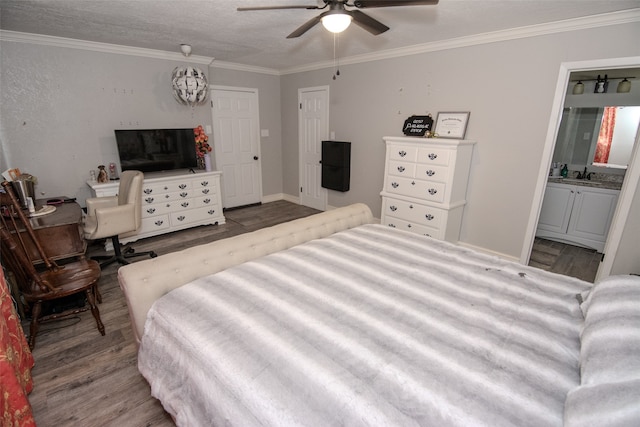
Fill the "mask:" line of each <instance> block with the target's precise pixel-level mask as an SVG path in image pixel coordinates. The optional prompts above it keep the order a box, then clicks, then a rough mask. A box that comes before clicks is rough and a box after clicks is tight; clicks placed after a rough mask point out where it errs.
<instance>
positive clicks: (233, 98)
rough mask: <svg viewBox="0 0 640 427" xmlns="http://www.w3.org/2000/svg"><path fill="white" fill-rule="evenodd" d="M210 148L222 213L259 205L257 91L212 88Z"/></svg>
mask: <svg viewBox="0 0 640 427" xmlns="http://www.w3.org/2000/svg"><path fill="white" fill-rule="evenodd" d="M211 114H212V117H213V147H214V153H215V161H216V168H217V170H220V171H222V180H221V185H222V205H223V207H224V208H225V209H228V208H233V207H238V206H246V205H251V204H256V203H260V202H261V201H262V173H261V163H260V121H259V118H258V90H257V89H247V88H234V87H225V86H214V87H213V88H212V90H211Z"/></svg>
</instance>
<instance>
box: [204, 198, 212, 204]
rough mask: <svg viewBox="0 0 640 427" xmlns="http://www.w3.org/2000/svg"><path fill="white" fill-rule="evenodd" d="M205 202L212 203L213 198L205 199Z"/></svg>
mask: <svg viewBox="0 0 640 427" xmlns="http://www.w3.org/2000/svg"><path fill="white" fill-rule="evenodd" d="M203 202H204V203H207V204H209V203H211V199H204V200H203Z"/></svg>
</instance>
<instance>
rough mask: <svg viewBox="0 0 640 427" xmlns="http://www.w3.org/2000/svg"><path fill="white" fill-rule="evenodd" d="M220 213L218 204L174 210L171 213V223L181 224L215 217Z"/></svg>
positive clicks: (174, 224) (173, 224)
mask: <svg viewBox="0 0 640 427" xmlns="http://www.w3.org/2000/svg"><path fill="white" fill-rule="evenodd" d="M219 215H220V212H219V209H218V208H217V206H213V207H211V208H206V207H205V208H199V209H188V210H184V211H182V212H173V213H172V214H171V224H172V226H180V225H183V224H190V223H192V222H198V221H202V220H205V219H207V218H213V217H216V216H219Z"/></svg>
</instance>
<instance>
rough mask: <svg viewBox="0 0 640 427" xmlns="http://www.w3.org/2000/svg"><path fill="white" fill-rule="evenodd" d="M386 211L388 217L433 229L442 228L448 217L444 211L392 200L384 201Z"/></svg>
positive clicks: (386, 199)
mask: <svg viewBox="0 0 640 427" xmlns="http://www.w3.org/2000/svg"><path fill="white" fill-rule="evenodd" d="M384 210H385V214H386V215H389V216H392V217H395V218H398V219H403V220H406V221H409V222H411V223H414V224H421V225H426V226H429V227H431V228H440V227H442V225H443V224H444V221H445V218H446V216H447V211H446V210H443V209H438V208H434V207H431V206H425V205H421V204H419V203H413V202H406V201H404V200H398V199H392V198H385V199H384Z"/></svg>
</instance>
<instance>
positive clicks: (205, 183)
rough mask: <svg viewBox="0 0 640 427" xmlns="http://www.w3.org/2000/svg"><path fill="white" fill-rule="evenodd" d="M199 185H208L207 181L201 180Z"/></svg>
mask: <svg viewBox="0 0 640 427" xmlns="http://www.w3.org/2000/svg"><path fill="white" fill-rule="evenodd" d="M200 185H202V186H203V187H206V186H207V185H209V181H202V182H201V183H200Z"/></svg>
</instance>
